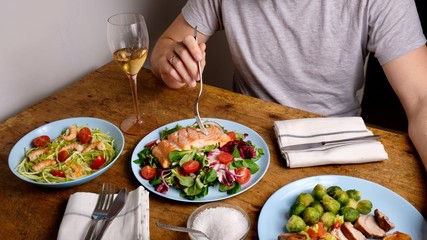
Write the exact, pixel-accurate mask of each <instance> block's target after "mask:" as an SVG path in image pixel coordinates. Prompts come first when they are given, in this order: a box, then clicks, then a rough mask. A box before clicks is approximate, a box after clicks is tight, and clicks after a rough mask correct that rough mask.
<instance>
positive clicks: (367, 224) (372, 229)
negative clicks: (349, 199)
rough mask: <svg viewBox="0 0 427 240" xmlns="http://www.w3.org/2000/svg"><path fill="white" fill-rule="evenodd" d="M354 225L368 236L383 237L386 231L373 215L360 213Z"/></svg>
mask: <svg viewBox="0 0 427 240" xmlns="http://www.w3.org/2000/svg"><path fill="white" fill-rule="evenodd" d="M354 227H355V228H356V229H357V230H359V231H361V232H362V233H363V234H364V235H365V236H366V237H368V238H383V237H385V234H386V232H385V231H384V230H383V229H382V228H380V226H378V224H377V222H376V221H375V217H374V216H372V215H360V217H359V218H358V219H357V220H356V222H355V223H354Z"/></svg>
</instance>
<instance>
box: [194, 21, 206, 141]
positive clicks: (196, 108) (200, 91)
mask: <svg viewBox="0 0 427 240" xmlns="http://www.w3.org/2000/svg"><path fill="white" fill-rule="evenodd" d="M194 39H195V40H196V42H197V26H195V27H194ZM197 68H198V69H199V76H200V88H199V89H200V90H199V95H197V98H196V102H195V103H194V112H195V114H196V122H197V124H198V125H199V127H200V130H202V132H203V134H205V135H207V134H208V131H207V130H206V128H205V126H204V125H203V122H202V119H200V114H199V99H200V96H201V95H202V91H203V77H202V67H201V65H200V61H199V62H197Z"/></svg>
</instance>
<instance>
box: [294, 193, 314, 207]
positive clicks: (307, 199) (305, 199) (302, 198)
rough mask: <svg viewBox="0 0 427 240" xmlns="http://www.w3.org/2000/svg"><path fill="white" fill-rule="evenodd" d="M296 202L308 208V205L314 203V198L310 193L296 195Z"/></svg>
mask: <svg viewBox="0 0 427 240" xmlns="http://www.w3.org/2000/svg"><path fill="white" fill-rule="evenodd" d="M297 202H299V203H302V204H304V206H306V207H308V206H309V205H310V203H312V202H314V198H313V195H311V194H310V193H300V194H299V195H298V200H297Z"/></svg>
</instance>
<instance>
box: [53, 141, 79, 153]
mask: <svg viewBox="0 0 427 240" xmlns="http://www.w3.org/2000/svg"><path fill="white" fill-rule="evenodd" d="M64 150H76V151H77V152H81V151H83V146H82V145H80V144H78V143H71V144H68V145H65V146H63V147H62V148H61V150H59V151H60V152H61V151H64Z"/></svg>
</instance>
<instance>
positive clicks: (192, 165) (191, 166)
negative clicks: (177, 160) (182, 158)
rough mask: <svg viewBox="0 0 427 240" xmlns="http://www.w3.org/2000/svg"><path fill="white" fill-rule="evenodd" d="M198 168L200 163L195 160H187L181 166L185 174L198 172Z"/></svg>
mask: <svg viewBox="0 0 427 240" xmlns="http://www.w3.org/2000/svg"><path fill="white" fill-rule="evenodd" d="M199 168H200V162H199V161H196V160H189V161H187V162H185V163H184V165H182V169H184V172H186V173H193V172H196V171H197V170H199Z"/></svg>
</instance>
